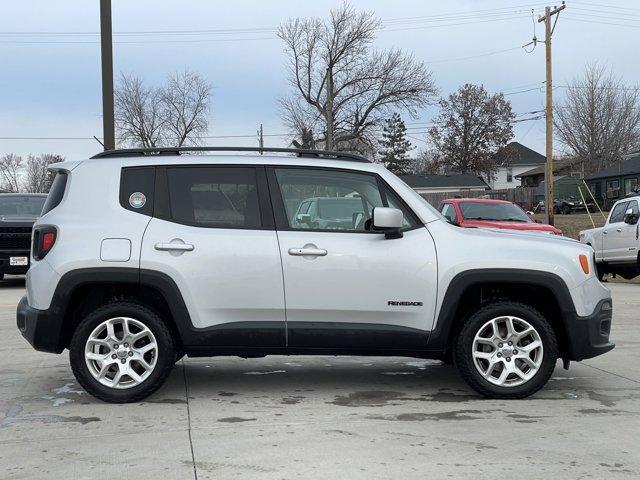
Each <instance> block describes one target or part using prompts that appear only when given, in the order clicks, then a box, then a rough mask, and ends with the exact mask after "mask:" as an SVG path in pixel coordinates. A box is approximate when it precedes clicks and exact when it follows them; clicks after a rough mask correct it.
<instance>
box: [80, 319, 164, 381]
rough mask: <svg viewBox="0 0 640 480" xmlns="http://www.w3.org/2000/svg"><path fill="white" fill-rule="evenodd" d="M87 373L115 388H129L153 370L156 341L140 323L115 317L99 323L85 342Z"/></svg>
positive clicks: (143, 379) (155, 358) (156, 351)
mask: <svg viewBox="0 0 640 480" xmlns="http://www.w3.org/2000/svg"><path fill="white" fill-rule="evenodd" d="M84 357H85V362H86V364H87V368H88V369H89V372H90V373H91V375H92V376H93V378H95V379H96V380H97V381H98V382H100V383H101V384H103V385H105V386H107V387H110V388H117V389H126V388H132V387H135V386H137V385H140V384H141V383H142V382H144V381H145V380H146V379H147V378H148V377H149V375H151V373H152V372H153V370H154V368H155V366H156V363H157V359H158V343H157V341H156V338H155V336H154V335H153V332H152V331H151V330H150V329H149V328H148V327H147V326H146V325H145V324H144V323H142V322H140V321H138V320H136V319H134V318H129V317H115V318H110V319H108V320H105V321H104V322H102V323H100V325H98V326H97V327H96V328H95V329H94V330H93V331H92V332H91V334H90V335H89V337H88V339H87V342H86V344H85V351H84Z"/></svg>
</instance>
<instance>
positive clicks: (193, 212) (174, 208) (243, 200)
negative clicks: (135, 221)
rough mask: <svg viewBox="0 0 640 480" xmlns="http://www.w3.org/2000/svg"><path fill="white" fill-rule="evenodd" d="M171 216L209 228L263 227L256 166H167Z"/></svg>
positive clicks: (180, 220)
mask: <svg viewBox="0 0 640 480" xmlns="http://www.w3.org/2000/svg"><path fill="white" fill-rule="evenodd" d="M167 183H168V190H169V217H170V218H169V219H170V220H172V221H174V222H177V223H183V224H186V225H193V226H196V227H209V228H247V229H251V228H260V227H261V226H262V221H261V217H260V206H259V202H258V188H257V178H256V171H255V168H251V167H170V168H167Z"/></svg>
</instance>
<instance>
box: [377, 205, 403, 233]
mask: <svg viewBox="0 0 640 480" xmlns="http://www.w3.org/2000/svg"><path fill="white" fill-rule="evenodd" d="M402 219H403V215H402V212H401V211H400V210H398V209H397V208H388V207H375V208H374V209H373V213H372V218H371V224H372V225H373V230H375V231H378V232H384V234H385V238H402V232H401V231H400V229H401V228H402Z"/></svg>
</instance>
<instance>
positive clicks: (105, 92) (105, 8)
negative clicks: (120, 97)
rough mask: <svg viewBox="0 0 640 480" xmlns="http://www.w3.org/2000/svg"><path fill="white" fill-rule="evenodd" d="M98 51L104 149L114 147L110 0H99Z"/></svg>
mask: <svg viewBox="0 0 640 480" xmlns="http://www.w3.org/2000/svg"><path fill="white" fill-rule="evenodd" d="M100 53H101V57H102V132H103V136H104V149H105V150H113V149H115V148H116V134H115V125H114V123H115V122H114V119H113V43H112V35H111V0H100Z"/></svg>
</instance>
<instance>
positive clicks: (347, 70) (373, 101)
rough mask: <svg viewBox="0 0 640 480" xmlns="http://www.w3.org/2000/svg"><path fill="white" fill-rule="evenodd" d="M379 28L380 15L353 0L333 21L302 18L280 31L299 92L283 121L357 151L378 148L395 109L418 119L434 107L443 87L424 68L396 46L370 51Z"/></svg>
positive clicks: (322, 140)
mask: <svg viewBox="0 0 640 480" xmlns="http://www.w3.org/2000/svg"><path fill="white" fill-rule="evenodd" d="M379 27H380V22H379V20H377V19H376V18H375V17H374V15H373V13H371V12H356V11H355V10H354V9H353V8H351V7H350V6H349V5H348V4H346V3H345V4H344V5H343V6H342V7H340V8H339V9H337V10H332V11H331V13H330V16H329V19H328V21H322V20H320V19H317V18H296V19H290V20H288V21H287V22H285V23H284V24H283V25H281V26H280V27H279V29H278V36H279V37H280V38H281V39H282V40H283V41H284V43H285V52H286V53H287V55H288V68H289V81H290V83H291V84H292V86H293V87H294V89H295V94H294V97H293V98H289V99H285V100H283V101H282V105H283V107H284V108H283V116H284V119H285V123H286V124H288V125H289V127H290V128H291V127H293V128H294V131H295V132H296V133H297V134H299V135H300V136H301V135H302V133H303V132H307V133H308V132H309V131H311V132H312V136H313V138H314V141H315V142H317V143H319V144H320V143H321V144H324V147H325V148H326V149H331V150H333V149H348V148H353V146H354V141H355V145H356V146H358V145H368V146H370V147H372V148H374V149H375V135H374V134H375V130H376V127H378V126H379V125H380V124H381V122H382V120H383V119H384V118H385V117H387V116H389V114H390V113H391V112H392V111H393V110H406V111H407V112H408V113H409V114H410V115H415V112H416V109H417V108H419V107H424V106H426V105H428V104H429V103H431V101H432V100H433V98H434V96H435V94H436V92H437V89H436V87H435V84H434V82H433V80H432V76H431V72H429V71H428V70H427V68H426V67H425V65H424V64H423V63H421V62H417V61H416V60H414V59H413V57H411V56H408V55H405V54H403V53H402V52H401V51H400V50H397V49H392V50H389V51H386V52H377V51H374V50H373V49H372V48H371V44H372V42H373V40H374V37H375V31H376V30H377V29H378V28H379ZM300 119H304V122H303V123H302V124H301V123H300ZM309 122H310V124H309ZM300 125H302V127H301V126H300Z"/></svg>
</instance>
